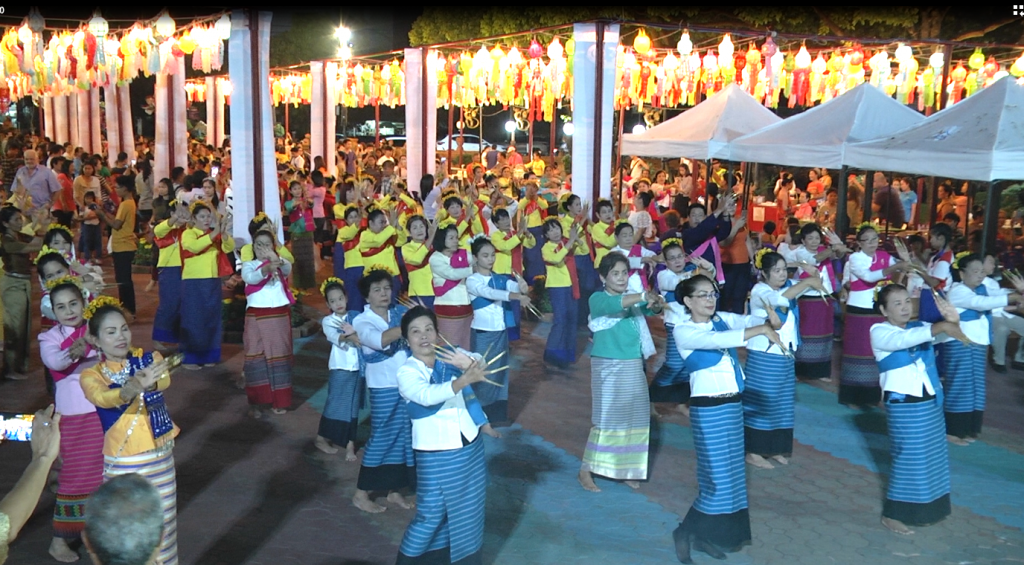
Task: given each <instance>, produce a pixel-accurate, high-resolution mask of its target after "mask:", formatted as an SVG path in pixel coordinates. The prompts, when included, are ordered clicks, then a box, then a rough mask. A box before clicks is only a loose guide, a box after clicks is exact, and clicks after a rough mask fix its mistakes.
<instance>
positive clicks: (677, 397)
mask: <svg viewBox="0 0 1024 565" xmlns="http://www.w3.org/2000/svg"><path fill="white" fill-rule="evenodd" d="M674 329H675V326H674V325H672V324H665V333H666V334H667V337H666V339H665V363H664V364H663V365H662V366H661V368H660V369H658V373H657V374H656V375H655V376H654V381H653V382H651V387H650V394H651V402H675V403H677V404H684V403H686V402H687V401H689V400H690V373H689V371H687V370H686V365H685V364H684V363H683V358H682V356H680V355H679V348H678V347H676V339H675V337H674V336H673V335H672V333H673V330H674Z"/></svg>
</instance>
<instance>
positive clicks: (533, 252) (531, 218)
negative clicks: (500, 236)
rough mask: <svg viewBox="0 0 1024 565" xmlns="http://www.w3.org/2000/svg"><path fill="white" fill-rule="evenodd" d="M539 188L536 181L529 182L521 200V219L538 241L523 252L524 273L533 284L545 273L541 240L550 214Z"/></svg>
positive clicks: (527, 280)
mask: <svg viewBox="0 0 1024 565" xmlns="http://www.w3.org/2000/svg"><path fill="white" fill-rule="evenodd" d="M539 190H540V187H539V186H538V185H537V182H536V181H529V182H527V183H526V196H525V197H524V198H523V199H522V200H520V201H519V212H520V214H522V215H521V216H520V218H519V221H520V222H526V229H527V230H529V232H530V235H532V236H533V239H534V240H535V241H537V242H538V245H536V246H535V247H532V248H527V250H526V251H524V252H523V261H524V263H525V267H524V268H525V269H526V272H525V273H524V275H525V277H526V282H528V283H530V284H531V285H532V284H533V280H534V279H535V278H536V277H538V276H539V275H543V274H544V257H543V256H542V248H541V242H543V241H544V233H545V229H544V220H545V219H546V218H547V216H548V205H547V202H546V201H545V200H544V199H543V198H540V197H539V196H538V195H537V192H538V191H539Z"/></svg>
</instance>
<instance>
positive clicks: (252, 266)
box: [242, 257, 292, 308]
mask: <svg viewBox="0 0 1024 565" xmlns="http://www.w3.org/2000/svg"><path fill="white" fill-rule="evenodd" d="M281 262H282V265H281V272H282V273H284V274H285V276H287V275H288V274H290V273H291V272H292V264H291V263H289V262H288V260H287V259H285V258H283V257H282V258H281ZM263 263H264V262H263V261H261V260H259V259H254V260H252V261H246V262H245V263H242V280H243V281H245V283H246V284H251V285H255V284H260V283H261V282H263V280H264V279H265V278H266V277H265V276H264V275H263V271H262V270H261V269H260V266H261V265H263ZM286 290H287V289H285V287H284V284H283V283H282V282H281V279H280V278H278V277H273V278H271V280H270V281H268V282H267V284H265V285H263V288H261V289H259V290H257V291H256V292H254V293H252V294H249V295H246V297H245V302H246V307H248V308H279V307H281V306H288V305H289V304H291V302H290V301H289V300H288V295H287V294H286Z"/></svg>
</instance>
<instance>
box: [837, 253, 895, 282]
mask: <svg viewBox="0 0 1024 565" xmlns="http://www.w3.org/2000/svg"><path fill="white" fill-rule="evenodd" d="M848 266H849V269H850V274H852V275H853V276H855V277H857V278H858V279H860V280H862V281H864V282H869V283H875V282H878V281H880V280H882V279H884V278H885V275H884V274H882V273H883V272H884V270H878V271H872V270H871V257H868V256H867V255H865V254H864V253H861V252H859V251H858V252H857V253H854V254H853V255H851V256H850V261H849V264H848ZM889 266H892V258H890V259H889Z"/></svg>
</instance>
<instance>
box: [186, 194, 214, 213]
mask: <svg viewBox="0 0 1024 565" xmlns="http://www.w3.org/2000/svg"><path fill="white" fill-rule="evenodd" d="M199 207H203V208H206V209H207V210H209V209H210V205H209V204H207V203H206V201H204V200H200V199H198V198H197V199H195V200H193V201H192V203H191V204H189V205H188V211H189V213H191V214H192V215H193V216H195V215H196V209H197V208H199Z"/></svg>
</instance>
